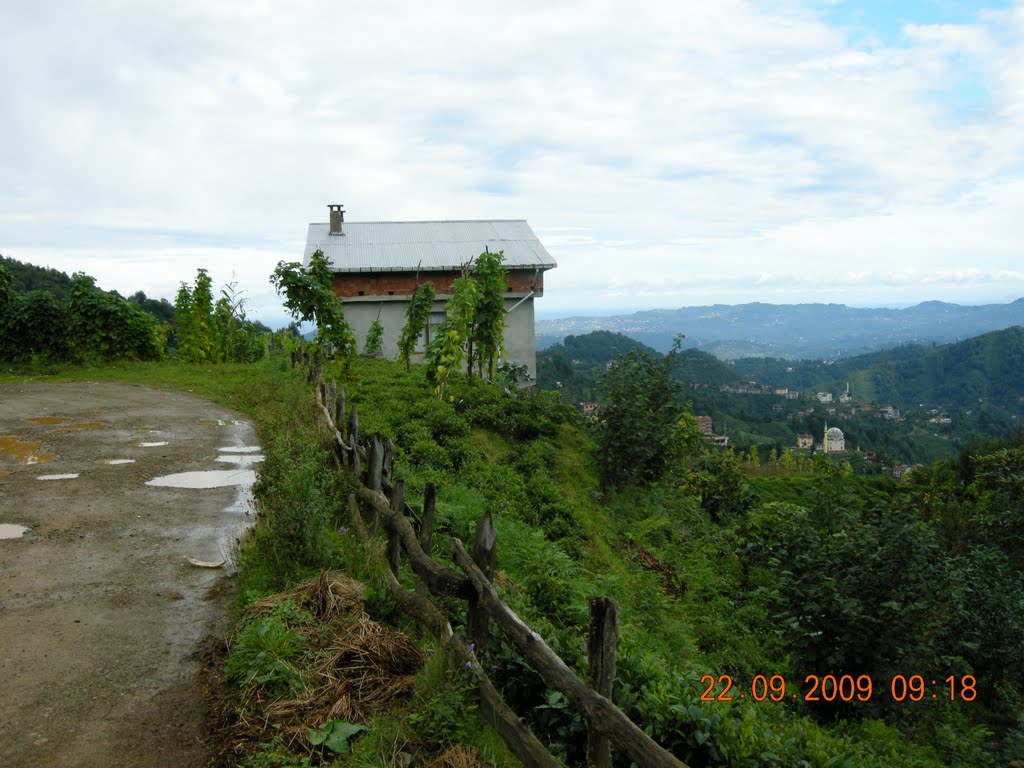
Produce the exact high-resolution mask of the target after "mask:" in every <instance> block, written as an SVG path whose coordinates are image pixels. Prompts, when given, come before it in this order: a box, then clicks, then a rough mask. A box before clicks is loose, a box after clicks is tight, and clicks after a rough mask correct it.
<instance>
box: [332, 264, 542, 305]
mask: <svg viewBox="0 0 1024 768" xmlns="http://www.w3.org/2000/svg"><path fill="white" fill-rule="evenodd" d="M459 274H460V273H459V272H456V271H452V272H420V276H419V277H420V282H421V283H425V282H427V281H428V280H429V281H430V282H432V283H433V284H434V293H435V294H436V295H438V296H447V295H450V294H451V292H452V283H453V282H454V281H455V279H456V278H457V277H459ZM505 282H506V283H507V285H508V287H509V293H523V294H525V293H529V292H530V291H535V292H536V295H537V296H543V295H544V273H543V272H534V271H533V270H532V269H529V270H526V269H520V270H513V271H510V272H509V273H508V274H507V275H505ZM332 287H333V288H334V293H335V294H336V295H338V296H340V297H341V298H343V299H349V298H353V297H355V296H411V295H412V293H413V291H414V290H415V289H416V273H415V272H348V273H342V274H336V275H335V276H334V280H333V282H332ZM360 291H361V292H362V293H360Z"/></svg>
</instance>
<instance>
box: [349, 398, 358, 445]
mask: <svg viewBox="0 0 1024 768" xmlns="http://www.w3.org/2000/svg"><path fill="white" fill-rule="evenodd" d="M348 438H349V440H351V441H352V443H353V444H354V445H359V414H358V413H356V405H355V403H353V404H352V409H351V410H350V411H349V412H348Z"/></svg>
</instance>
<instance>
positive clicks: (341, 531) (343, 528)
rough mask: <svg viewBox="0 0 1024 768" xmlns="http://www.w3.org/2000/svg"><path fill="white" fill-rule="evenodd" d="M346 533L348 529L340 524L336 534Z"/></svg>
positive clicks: (342, 534)
mask: <svg viewBox="0 0 1024 768" xmlns="http://www.w3.org/2000/svg"><path fill="white" fill-rule="evenodd" d="M346 533H348V529H347V528H346V527H345V526H342V527H341V528H339V529H338V535H339V536H344V535H345V534H346Z"/></svg>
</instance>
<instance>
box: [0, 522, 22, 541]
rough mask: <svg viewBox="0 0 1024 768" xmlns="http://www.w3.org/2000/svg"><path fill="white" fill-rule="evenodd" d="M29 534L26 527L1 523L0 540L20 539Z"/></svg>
mask: <svg viewBox="0 0 1024 768" xmlns="http://www.w3.org/2000/svg"><path fill="white" fill-rule="evenodd" d="M27 532H28V528H26V527H25V526H24V525H15V524H14V523H0V539H20V538H21V537H22V536H24V535H25V534H26V533H27Z"/></svg>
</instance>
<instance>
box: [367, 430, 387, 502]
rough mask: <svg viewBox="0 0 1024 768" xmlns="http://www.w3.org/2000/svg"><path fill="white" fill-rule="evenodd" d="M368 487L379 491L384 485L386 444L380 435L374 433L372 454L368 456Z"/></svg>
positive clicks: (371, 445) (371, 442)
mask: <svg viewBox="0 0 1024 768" xmlns="http://www.w3.org/2000/svg"><path fill="white" fill-rule="evenodd" d="M366 473H367V474H366V487H367V488H369V489H370V490H371V491H379V490H381V489H382V488H383V487H384V446H383V445H382V444H381V442H380V435H379V434H377V433H376V432H374V433H373V438H372V439H371V440H370V455H369V456H367V457H366Z"/></svg>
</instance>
